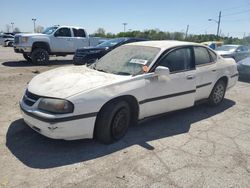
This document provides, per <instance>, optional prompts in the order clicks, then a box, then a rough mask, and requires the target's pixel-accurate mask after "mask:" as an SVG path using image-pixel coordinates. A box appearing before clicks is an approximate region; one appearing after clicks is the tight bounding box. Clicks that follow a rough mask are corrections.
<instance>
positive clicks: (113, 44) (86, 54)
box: [73, 38, 145, 65]
mask: <svg viewBox="0 0 250 188" xmlns="http://www.w3.org/2000/svg"><path fill="white" fill-rule="evenodd" d="M139 41H145V39H140V38H115V39H111V40H108V41H106V42H103V43H101V44H99V45H97V46H96V47H85V48H79V49H77V50H76V52H75V55H74V58H73V62H74V64H75V65H84V64H92V63H94V62H95V61H96V60H97V59H100V58H101V57H102V56H104V55H105V54H107V53H108V52H110V51H111V50H113V49H115V48H117V47H118V46H121V45H123V44H127V43H131V42H139Z"/></svg>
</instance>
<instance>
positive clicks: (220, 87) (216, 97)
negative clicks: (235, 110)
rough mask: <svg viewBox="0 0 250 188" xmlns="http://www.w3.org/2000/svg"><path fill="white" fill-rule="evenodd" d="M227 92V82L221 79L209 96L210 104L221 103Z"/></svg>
mask: <svg viewBox="0 0 250 188" xmlns="http://www.w3.org/2000/svg"><path fill="white" fill-rule="evenodd" d="M225 93H226V83H225V82H224V81H223V80H219V81H218V82H217V83H216V84H215V85H214V88H213V90H212V92H211V94H210V96H209V101H208V102H209V104H210V105H211V106H217V105H219V104H220V103H221V102H222V101H223V99H224V96H225Z"/></svg>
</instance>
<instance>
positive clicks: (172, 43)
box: [126, 40, 205, 50]
mask: <svg viewBox="0 0 250 188" xmlns="http://www.w3.org/2000/svg"><path fill="white" fill-rule="evenodd" d="M126 45H135V46H148V47H156V48H161V49H163V50H165V49H169V48H173V47H178V46H189V45H194V46H203V47H205V46H204V45H202V44H198V43H193V42H184V41H176V40H156V41H143V42H136V43H129V44H126Z"/></svg>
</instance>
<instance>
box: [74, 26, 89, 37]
mask: <svg viewBox="0 0 250 188" xmlns="http://www.w3.org/2000/svg"><path fill="white" fill-rule="evenodd" d="M73 33H74V37H83V38H84V37H86V34H85V31H84V30H83V29H75V28H73Z"/></svg>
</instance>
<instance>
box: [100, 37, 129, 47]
mask: <svg viewBox="0 0 250 188" xmlns="http://www.w3.org/2000/svg"><path fill="white" fill-rule="evenodd" d="M125 40H126V39H125V38H118V39H111V40H108V41H106V42H103V43H101V44H99V45H98V47H112V46H115V45H117V44H118V43H121V42H124V41H125Z"/></svg>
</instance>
